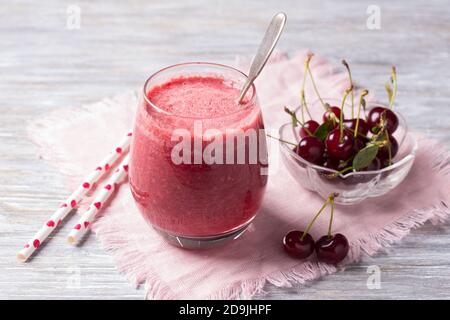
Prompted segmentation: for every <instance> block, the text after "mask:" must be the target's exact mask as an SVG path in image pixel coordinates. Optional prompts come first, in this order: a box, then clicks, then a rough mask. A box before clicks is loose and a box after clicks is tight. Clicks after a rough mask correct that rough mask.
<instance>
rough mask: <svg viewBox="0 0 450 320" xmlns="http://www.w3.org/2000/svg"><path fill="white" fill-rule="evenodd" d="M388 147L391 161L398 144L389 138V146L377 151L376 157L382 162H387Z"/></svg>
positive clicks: (395, 140)
mask: <svg viewBox="0 0 450 320" xmlns="http://www.w3.org/2000/svg"><path fill="white" fill-rule="evenodd" d="M389 146H390V148H391V159H393V158H394V157H395V156H396V154H397V152H398V142H397V139H395V138H394V137H391V136H389V144H387V145H385V146H383V147H381V148H380V149H378V154H377V157H378V158H380V159H381V160H382V161H383V160H386V159H387V160H388V161H389Z"/></svg>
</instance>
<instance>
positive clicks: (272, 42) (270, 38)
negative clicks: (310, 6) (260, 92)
mask: <svg viewBox="0 0 450 320" xmlns="http://www.w3.org/2000/svg"><path fill="white" fill-rule="evenodd" d="M286 19H287V17H286V14H285V13H283V12H279V13H277V14H276V15H275V16H274V17H273V18H272V21H271V22H270V24H269V27H268V28H267V30H266V33H265V34H264V38H263V39H262V41H261V44H260V45H259V48H258V51H257V52H256V55H255V57H254V58H253V61H252V65H251V67H250V72H249V75H248V78H247V81H246V82H245V84H244V86H243V87H242V90H241V94H240V95H239V99H238V103H239V104H240V103H241V102H242V99H243V98H244V97H245V94H246V93H247V91H248V89H249V88H250V86H251V85H252V83H253V81H255V79H256V77H257V76H258V75H259V74H260V73H261V70H262V69H263V68H264V66H265V64H266V62H267V60H268V59H269V57H270V55H271V54H272V51H273V49H274V48H275V46H276V44H277V42H278V39H279V38H280V36H281V32H282V31H283V28H284V25H285V24H286Z"/></svg>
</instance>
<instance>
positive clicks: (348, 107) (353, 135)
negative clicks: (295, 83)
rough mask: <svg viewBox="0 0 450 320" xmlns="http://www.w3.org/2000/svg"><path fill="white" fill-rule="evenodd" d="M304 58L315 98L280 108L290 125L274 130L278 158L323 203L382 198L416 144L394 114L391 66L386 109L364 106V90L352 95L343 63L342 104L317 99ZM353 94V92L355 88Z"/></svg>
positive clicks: (402, 173)
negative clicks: (295, 105)
mask: <svg viewBox="0 0 450 320" xmlns="http://www.w3.org/2000/svg"><path fill="white" fill-rule="evenodd" d="M309 60H310V58H309V59H307V61H306V62H305V74H307V76H309V78H310V79H311V82H312V84H313V86H314V89H315V92H316V95H317V98H318V100H316V101H315V102H313V103H307V102H306V97H305V94H304V86H305V81H306V80H307V77H305V79H304V81H303V84H302V89H301V105H300V107H298V108H297V109H295V110H291V109H289V108H285V111H286V113H287V114H288V115H289V116H290V120H291V121H290V122H288V123H286V124H284V125H282V126H281V127H280V129H279V140H280V150H281V156H282V159H283V162H284V164H285V165H286V167H287V169H288V171H289V173H290V174H291V175H292V177H294V179H295V181H297V182H298V183H299V184H300V185H301V186H302V187H304V188H306V189H308V190H311V191H315V192H317V193H318V194H320V195H321V196H322V197H323V198H324V199H327V198H328V197H329V195H330V194H334V195H335V199H334V202H335V203H336V204H342V205H351V204H355V203H358V202H361V201H362V200H364V199H366V198H370V197H378V196H382V195H384V194H386V193H387V192H389V191H390V190H392V189H393V188H395V187H396V186H398V185H399V184H400V183H401V182H402V181H403V180H404V179H405V177H406V176H407V174H408V173H409V171H410V169H411V167H412V165H413V162H414V159H415V155H416V151H417V142H416V140H415V138H414V136H413V135H412V134H411V133H409V132H408V128H407V125H406V122H405V119H404V118H403V116H402V115H401V114H399V113H398V112H396V111H394V110H393V105H394V100H395V96H396V93H397V78H396V71H395V68H394V67H393V68H392V73H391V77H390V82H389V83H387V84H386V90H387V92H388V101H389V103H388V104H387V105H382V104H379V103H376V104H374V103H370V104H369V103H366V101H365V98H364V97H365V96H366V95H367V94H368V91H367V90H359V92H358V94H356V92H355V93H354V92H353V91H354V87H353V83H352V80H351V73H350V69H349V68H348V64H347V63H346V62H345V61H343V64H344V66H345V67H346V68H347V70H348V73H349V79H350V81H349V87H348V89H347V90H346V91H345V93H344V94H343V97H342V99H341V100H333V99H327V98H322V97H321V96H320V94H319V92H318V90H317V86H316V84H315V83H314V78H313V77H312V73H311V70H309ZM355 91H356V90H355Z"/></svg>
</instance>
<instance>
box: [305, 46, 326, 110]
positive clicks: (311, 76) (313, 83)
mask: <svg viewBox="0 0 450 320" xmlns="http://www.w3.org/2000/svg"><path fill="white" fill-rule="evenodd" d="M312 57H313V54H312V53H310V54H308V58H306V61H307V62H308V63H307V64H306V71H307V73H308V74H309V77H310V78H311V83H312V85H313V88H314V92H315V93H316V95H317V98H318V99H319V100H320V103H321V104H322V106H323V108H324V109H325V111H327V106H326V104H325V102H324V101H323V99H322V97H321V96H320V93H319V90H318V89H317V86H316V82H315V81H314V77H313V75H312V72H311V69H310V67H309V62H310V61H311V58H312Z"/></svg>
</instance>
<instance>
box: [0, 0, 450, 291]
mask: <svg viewBox="0 0 450 320" xmlns="http://www.w3.org/2000/svg"><path fill="white" fill-rule="evenodd" d="M372 3H374V2H373V1H365V0H364V1H361V0H352V1H345V2H344V1H331V0H325V1H313V0H310V1H295V0H292V1H280V0H278V1H277V0H271V1H235V0H227V1H207V0H204V1H138V0H130V1H95V2H94V1H87V0H86V1H84V0H83V1H80V0H75V1H66V0H62V1H61V0H58V1H57V0H46V1H31V0H25V1H14V0H6V1H1V2H0V57H1V59H0V71H1V72H0V99H1V100H0V101H1V103H0V110H1V115H0V270H1V272H0V298H1V299H19V298H26V299H31V298H33V299H48V298H56V299H62V298H67V299H72V298H80V299H100V298H103V299H142V298H143V291H142V290H136V289H135V288H133V287H132V286H131V285H130V284H129V283H128V282H127V281H126V280H125V279H124V278H123V277H122V276H121V275H119V274H118V272H117V271H116V270H115V267H114V264H113V262H112V260H111V258H110V257H109V256H108V255H106V254H105V253H104V252H103V251H102V250H101V249H99V247H98V244H97V242H96V240H95V239H94V238H93V237H90V238H89V239H88V240H87V242H86V243H85V245H84V246H83V247H81V248H69V247H68V246H67V245H66V241H65V235H66V233H67V230H68V228H69V226H70V225H71V223H67V224H66V226H64V227H63V228H62V230H61V232H59V233H57V234H56V235H55V236H54V238H55V239H54V240H53V241H50V242H49V243H48V244H46V245H45V250H43V252H41V253H40V254H39V255H38V256H37V257H35V258H34V259H33V260H32V263H28V264H19V263H18V262H16V259H15V253H16V251H17V248H18V247H19V246H20V245H21V244H22V243H23V242H24V241H25V240H27V238H28V237H29V236H30V235H31V234H32V233H34V231H35V230H36V229H37V228H38V227H39V226H40V224H41V223H42V221H44V220H45V218H46V217H47V216H48V215H49V212H51V211H52V210H53V209H54V208H55V206H56V205H57V204H58V203H59V201H60V200H61V199H63V198H64V196H65V195H66V194H67V192H65V191H64V189H63V185H62V180H61V175H60V174H59V173H58V172H57V171H55V169H54V168H52V167H50V166H48V165H47V164H46V163H45V162H44V161H43V160H42V159H40V158H39V155H38V154H37V148H36V147H35V146H34V145H33V144H31V143H30V142H29V141H28V140H27V138H26V131H25V128H26V122H27V121H29V120H31V119H34V118H37V117H40V116H42V115H44V114H46V113H48V112H50V111H52V110H55V109H58V108H68V107H70V106H77V105H79V104H82V103H90V102H94V101H97V100H99V99H101V98H103V97H104V96H111V95H114V94H116V93H119V92H121V91H124V90H127V89H132V88H136V87H137V86H139V85H140V84H141V83H142V82H143V80H144V79H145V78H146V76H148V75H149V74H150V73H151V72H153V71H155V70H156V69H158V68H161V67H163V66H166V65H169V64H173V63H177V62H181V61H189V60H206V61H215V62H225V63H226V62H229V61H232V60H233V59H234V57H235V56H236V55H248V54H252V53H253V52H254V51H255V49H256V46H257V45H258V43H259V41H260V38H261V35H262V32H263V30H264V28H265V26H266V23H267V21H268V20H269V19H270V17H271V16H272V15H273V13H274V12H276V11H279V10H282V11H285V12H286V13H287V14H288V16H289V19H288V24H287V29H286V32H285V34H284V35H283V37H282V39H281V41H280V44H279V48H280V49H281V50H287V51H292V50H295V49H296V48H310V49H312V50H313V51H315V52H317V53H320V54H322V55H325V56H327V57H329V58H330V59H332V60H334V61H336V62H338V61H339V60H340V59H341V58H343V57H345V58H346V59H347V61H349V62H350V63H351V65H352V66H353V70H354V77H355V78H356V79H358V80H359V82H360V83H363V84H364V85H366V86H368V87H369V88H373V89H376V92H377V93H378V94H379V95H381V94H383V84H384V82H385V80H386V72H388V69H389V66H390V65H392V64H396V65H397V67H398V70H399V78H400V92H399V98H398V101H399V110H401V111H402V112H403V113H404V114H405V115H406V118H407V120H408V121H409V124H410V127H412V128H414V130H417V131H422V132H424V133H425V134H427V135H428V136H430V137H434V138H436V139H439V140H440V141H442V142H443V143H444V144H445V145H446V146H447V147H449V146H450V143H449V142H448V141H449V140H450V124H449V120H448V119H450V86H449V85H448V79H450V68H449V62H450V61H449V60H450V59H449V54H450V20H449V18H448V17H449V16H450V6H449V5H448V1H445V0H437V1H395V2H394V1H385V0H377V1H376V3H375V4H376V5H378V6H379V8H380V12H381V29H379V30H369V29H368V28H367V26H366V19H367V17H368V14H367V13H366V10H367V8H368V6H369V5H370V4H372ZM70 5H75V6H76V7H75V9H77V8H79V9H80V10H81V24H80V29H75V30H71V29H68V28H67V19H68V17H69V15H68V9H69V14H70V12H72V11H70V10H72V9H73V7H70ZM430 187H432V186H430ZM72 222H73V219H72ZM449 233H450V223H447V224H445V225H443V226H439V227H434V226H431V225H426V226H424V227H423V228H421V229H419V230H416V231H413V232H412V233H411V235H410V236H408V237H407V238H406V239H405V240H404V241H403V242H402V243H401V244H399V245H396V246H395V247H393V248H391V249H389V250H388V254H381V255H379V256H378V257H376V258H365V259H363V261H362V262H361V263H359V264H356V265H354V266H352V267H350V268H348V270H347V271H345V272H341V273H338V274H334V275H331V276H328V277H326V278H325V279H322V280H319V281H315V282H312V283H309V284H307V285H306V286H305V287H303V288H291V289H279V288H275V287H273V286H270V285H267V286H266V288H265V289H266V291H267V292H268V295H267V296H265V298H269V299H317V298H323V299H341V298H362V299H371V298H382V299H398V298H450V251H449V250H448V248H449V246H450V235H449ZM372 265H376V266H378V267H379V268H380V270H381V288H380V289H369V288H368V287H367V284H366V283H367V279H368V276H369V274H368V273H367V270H368V269H367V268H368V266H372ZM258 298H262V296H259V297H258Z"/></svg>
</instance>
